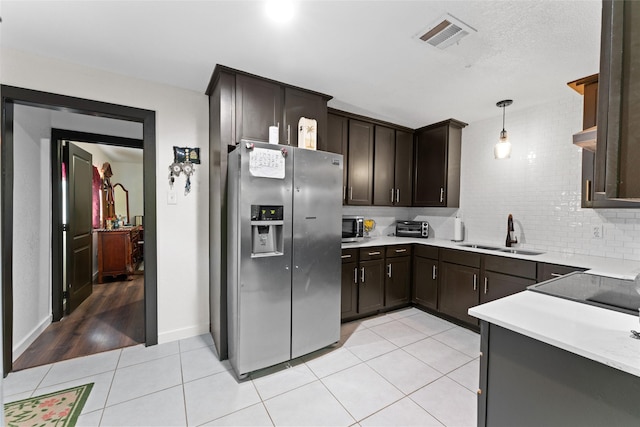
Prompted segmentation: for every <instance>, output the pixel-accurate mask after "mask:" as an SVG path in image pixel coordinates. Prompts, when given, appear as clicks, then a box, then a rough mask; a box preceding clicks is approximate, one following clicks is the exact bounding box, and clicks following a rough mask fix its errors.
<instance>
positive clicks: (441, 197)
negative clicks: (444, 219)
mask: <svg viewBox="0 0 640 427" xmlns="http://www.w3.org/2000/svg"><path fill="white" fill-rule="evenodd" d="M465 126H467V124H466V123H463V122H460V121H458V120H454V119H449V120H445V121H443V122H440V123H436V124H433V125H430V126H425V127H423V128H420V129H417V130H416V132H415V147H414V149H415V154H414V165H415V174H414V182H413V206H427V207H438V206H440V207H458V206H459V205H460V150H461V145H462V128H464V127H465Z"/></svg>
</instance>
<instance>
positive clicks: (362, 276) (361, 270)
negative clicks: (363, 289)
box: [360, 267, 364, 284]
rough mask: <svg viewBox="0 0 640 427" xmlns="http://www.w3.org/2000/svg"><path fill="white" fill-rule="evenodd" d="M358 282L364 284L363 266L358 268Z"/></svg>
mask: <svg viewBox="0 0 640 427" xmlns="http://www.w3.org/2000/svg"><path fill="white" fill-rule="evenodd" d="M360 282H362V283H363V284H364V267H361V268H360Z"/></svg>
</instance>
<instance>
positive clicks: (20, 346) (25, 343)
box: [12, 314, 53, 362]
mask: <svg viewBox="0 0 640 427" xmlns="http://www.w3.org/2000/svg"><path fill="white" fill-rule="evenodd" d="M52 321H53V316H52V315H51V314H49V315H48V316H47V317H45V318H44V319H43V320H42V322H40V324H39V325H38V326H36V327H35V328H33V329H32V330H31V332H29V334H28V335H27V336H26V337H25V338H23V339H22V340H21V341H20V342H18V343H16V344H15V345H14V346H13V351H12V358H13V361H14V362H15V361H16V360H17V359H18V357H20V356H21V355H22V353H24V351H25V350H26V349H27V348H29V346H30V345H31V344H33V342H34V341H35V340H36V339H37V338H38V337H39V336H40V334H41V333H43V332H44V330H45V329H47V326H49V325H50V324H51V322H52Z"/></svg>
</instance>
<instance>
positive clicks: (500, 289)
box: [480, 271, 536, 304]
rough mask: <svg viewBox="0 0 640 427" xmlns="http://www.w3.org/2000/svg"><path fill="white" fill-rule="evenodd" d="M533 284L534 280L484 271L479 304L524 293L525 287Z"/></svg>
mask: <svg viewBox="0 0 640 427" xmlns="http://www.w3.org/2000/svg"><path fill="white" fill-rule="evenodd" d="M535 283H536V281H535V280H534V279H526V278H524V277H516V276H510V275H508V274H502V273H494V272H493V271H486V272H485V273H484V278H483V282H482V291H481V292H480V304H484V303H485V302H489V301H493V300H496V299H498V298H502V297H506V296H508V295H513V294H515V293H517V292H520V291H524V290H525V289H527V286H530V285H533V284H535Z"/></svg>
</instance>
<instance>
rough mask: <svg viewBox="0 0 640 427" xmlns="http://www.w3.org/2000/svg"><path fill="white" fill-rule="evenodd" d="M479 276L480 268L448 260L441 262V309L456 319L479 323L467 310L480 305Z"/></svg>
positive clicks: (439, 302)
mask: <svg viewBox="0 0 640 427" xmlns="http://www.w3.org/2000/svg"><path fill="white" fill-rule="evenodd" d="M479 276H480V270H479V269H478V268H475V267H467V266H464V265H458V264H451V263H448V262H442V263H440V288H439V290H438V299H439V300H438V308H439V310H440V311H441V312H442V313H444V314H448V315H449V316H452V317H455V318H456V319H459V320H462V321H464V322H467V323H469V324H473V325H477V324H478V320H477V319H476V318H475V317H471V316H469V315H468V314H467V310H468V309H469V308H470V307H473V306H475V305H478V301H479V299H478V298H479V295H478V287H479V281H480V277H479Z"/></svg>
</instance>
